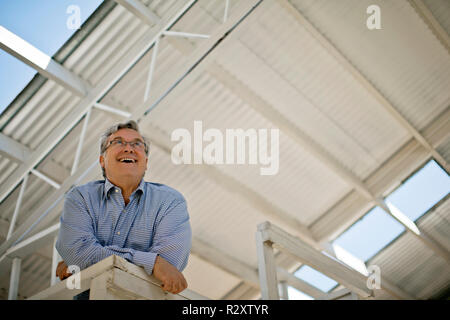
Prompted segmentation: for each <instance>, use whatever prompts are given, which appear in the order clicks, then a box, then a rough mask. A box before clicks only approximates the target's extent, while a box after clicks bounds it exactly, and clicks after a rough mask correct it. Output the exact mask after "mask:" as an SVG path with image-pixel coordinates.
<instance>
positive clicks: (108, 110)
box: [94, 102, 131, 118]
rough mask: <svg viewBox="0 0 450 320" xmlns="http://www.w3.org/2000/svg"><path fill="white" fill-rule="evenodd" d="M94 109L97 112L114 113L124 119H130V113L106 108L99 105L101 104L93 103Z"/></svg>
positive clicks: (103, 105)
mask: <svg viewBox="0 0 450 320" xmlns="http://www.w3.org/2000/svg"><path fill="white" fill-rule="evenodd" d="M94 107H96V108H97V109H99V110H103V111H107V112H111V113H115V114H118V115H119V116H122V117H124V118H129V117H131V113H129V112H126V111H122V110H119V109H116V108H113V107H110V106H107V105H105V104H101V103H97V102H96V103H94Z"/></svg>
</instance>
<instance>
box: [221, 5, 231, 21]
mask: <svg viewBox="0 0 450 320" xmlns="http://www.w3.org/2000/svg"><path fill="white" fill-rule="evenodd" d="M229 6H230V0H226V1H225V12H224V13H223V23H225V22H226V21H227V18H228V7H229Z"/></svg>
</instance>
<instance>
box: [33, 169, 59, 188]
mask: <svg viewBox="0 0 450 320" xmlns="http://www.w3.org/2000/svg"><path fill="white" fill-rule="evenodd" d="M30 172H31V173H32V174H34V175H35V176H36V177H38V178H41V179H42V180H44V181H45V182H47V183H48V184H49V185H51V186H52V187H54V188H55V189H59V188H61V186H60V185H59V184H58V183H56V181H54V180H52V179H50V178H49V177H47V176H46V175H44V174H42V173H40V172H39V171H37V170H34V169H31V170H30Z"/></svg>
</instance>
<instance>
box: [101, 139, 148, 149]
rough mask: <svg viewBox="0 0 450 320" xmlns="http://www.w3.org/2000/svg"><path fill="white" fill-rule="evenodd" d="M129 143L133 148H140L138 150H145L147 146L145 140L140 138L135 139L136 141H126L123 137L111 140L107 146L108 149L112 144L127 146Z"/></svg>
mask: <svg viewBox="0 0 450 320" xmlns="http://www.w3.org/2000/svg"><path fill="white" fill-rule="evenodd" d="M127 144H129V145H130V147H131V148H133V149H138V150H144V149H145V147H146V144H145V143H144V142H143V141H140V140H135V141H129V142H128V141H124V140H122V139H114V140H111V141H110V142H109V145H108V146H107V147H106V149H108V148H109V147H110V146H114V147H123V148H124V147H125V146H126V145H127Z"/></svg>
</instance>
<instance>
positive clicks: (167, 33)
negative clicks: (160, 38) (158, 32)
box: [163, 31, 210, 39]
mask: <svg viewBox="0 0 450 320" xmlns="http://www.w3.org/2000/svg"><path fill="white" fill-rule="evenodd" d="M163 35H165V36H169V37H182V38H201V39H208V38H209V37H210V36H209V35H207V34H196V33H188V32H178V31H165V32H163Z"/></svg>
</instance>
